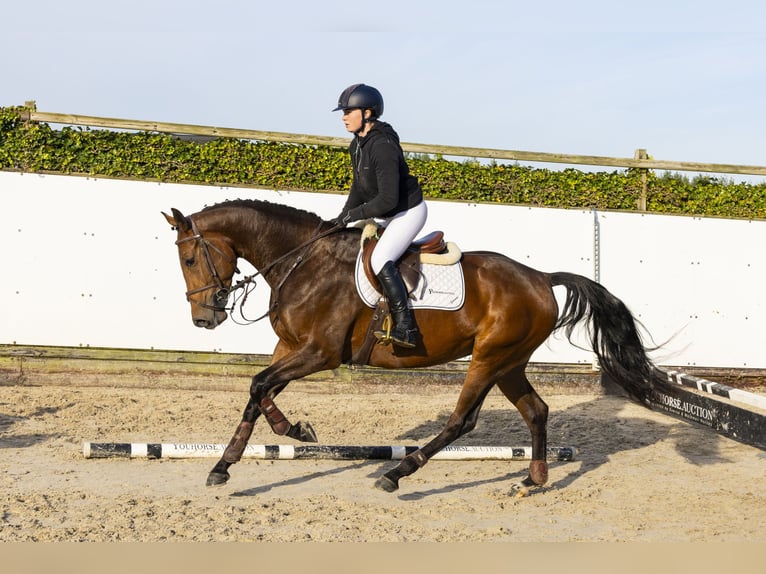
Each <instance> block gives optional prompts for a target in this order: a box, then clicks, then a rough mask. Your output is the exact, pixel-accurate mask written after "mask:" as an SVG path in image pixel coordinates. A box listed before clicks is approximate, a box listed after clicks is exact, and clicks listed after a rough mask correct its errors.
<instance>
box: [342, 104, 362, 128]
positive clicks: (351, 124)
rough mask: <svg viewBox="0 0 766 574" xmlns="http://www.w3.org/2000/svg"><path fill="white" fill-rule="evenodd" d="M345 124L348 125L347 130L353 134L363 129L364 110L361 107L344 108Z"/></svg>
mask: <svg viewBox="0 0 766 574" xmlns="http://www.w3.org/2000/svg"><path fill="white" fill-rule="evenodd" d="M343 124H344V125H345V126H346V131H348V132H351V133H352V134H355V133H357V132H358V131H359V130H361V129H362V110H360V109H359V108H349V109H346V110H343Z"/></svg>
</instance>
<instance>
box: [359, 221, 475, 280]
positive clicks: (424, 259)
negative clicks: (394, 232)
mask: <svg viewBox="0 0 766 574" xmlns="http://www.w3.org/2000/svg"><path fill="white" fill-rule="evenodd" d="M384 231H385V228H384V227H379V226H378V225H376V224H375V223H369V224H367V225H366V226H365V227H364V230H363V231H362V265H363V266H364V274H365V275H366V276H367V279H368V281H369V282H370V284H371V285H374V286H375V287H376V288H377V287H379V283H378V278H377V277H375V272H374V271H373V270H372V263H371V262H370V259H371V257H372V251H373V250H374V249H375V246H376V245H377V244H378V240H379V239H380V238H381V237H382V236H383V232H384ZM461 255H462V254H461V253H460V250H459V249H458V248H457V246H455V245H454V244H453V243H447V242H446V241H444V232H443V231H432V232H431V233H429V234H428V235H426V236H425V237H422V238H420V239H418V240H417V241H413V242H412V243H411V244H410V246H409V247H408V248H407V251H405V252H404V254H403V255H402V256H401V257H400V258H399V260H398V261H395V262H394V264H395V265H396V266H397V267H398V269H399V273H401V275H402V280H403V281H404V285H405V287H406V288H407V293H412V291H413V290H414V289H415V287H417V285H418V280H419V279H420V274H421V271H420V265H421V263H431V264H435V265H440V264H441V265H451V264H453V263H455V262H457V261H458V260H459V259H460V256H461Z"/></svg>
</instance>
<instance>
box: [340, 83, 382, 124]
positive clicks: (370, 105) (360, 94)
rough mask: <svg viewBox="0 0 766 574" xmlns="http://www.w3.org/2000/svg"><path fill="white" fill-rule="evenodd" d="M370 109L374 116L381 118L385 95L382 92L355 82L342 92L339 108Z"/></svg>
mask: <svg viewBox="0 0 766 574" xmlns="http://www.w3.org/2000/svg"><path fill="white" fill-rule="evenodd" d="M357 108H359V109H363V110H366V109H370V110H372V113H373V115H374V117H376V118H379V117H380V116H382V115H383V96H382V95H381V94H380V92H379V91H378V90H377V89H375V88H373V87H372V86H368V85H366V84H353V85H351V86H349V87H348V88H346V89H345V90H343V92H341V94H340V97H339V98H338V107H336V108H335V109H334V110H332V111H334V112H337V111H338V110H348V109H357Z"/></svg>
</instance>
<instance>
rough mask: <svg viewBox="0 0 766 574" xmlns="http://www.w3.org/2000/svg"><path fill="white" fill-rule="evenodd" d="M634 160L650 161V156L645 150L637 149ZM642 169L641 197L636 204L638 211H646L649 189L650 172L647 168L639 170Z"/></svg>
mask: <svg viewBox="0 0 766 574" xmlns="http://www.w3.org/2000/svg"><path fill="white" fill-rule="evenodd" d="M633 159H649V155H648V154H647V153H646V150H645V149H640V148H639V149H637V150H636V153H635V154H634V155H633ZM639 169H641V196H640V197H639V198H638V201H637V202H636V209H638V211H646V188H647V179H648V178H647V173H648V172H649V170H648V169H647V168H639Z"/></svg>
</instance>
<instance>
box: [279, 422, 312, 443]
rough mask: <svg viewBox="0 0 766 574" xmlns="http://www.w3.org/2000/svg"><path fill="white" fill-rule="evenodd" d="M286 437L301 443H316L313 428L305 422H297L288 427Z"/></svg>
mask: <svg viewBox="0 0 766 574" xmlns="http://www.w3.org/2000/svg"><path fill="white" fill-rule="evenodd" d="M287 436H289V437H290V438H294V439H295V440H299V441H301V442H318V441H319V439H318V438H317V433H316V432H315V431H314V427H312V426H311V423H308V422H306V421H298V422H297V423H295V424H294V425H292V426H291V427H290V430H289V431H287Z"/></svg>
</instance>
